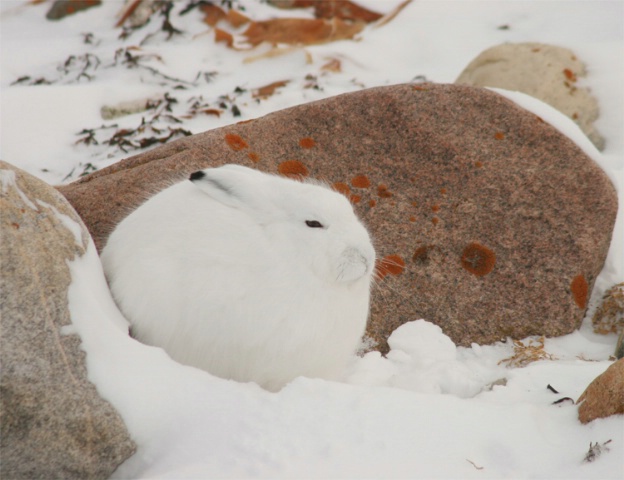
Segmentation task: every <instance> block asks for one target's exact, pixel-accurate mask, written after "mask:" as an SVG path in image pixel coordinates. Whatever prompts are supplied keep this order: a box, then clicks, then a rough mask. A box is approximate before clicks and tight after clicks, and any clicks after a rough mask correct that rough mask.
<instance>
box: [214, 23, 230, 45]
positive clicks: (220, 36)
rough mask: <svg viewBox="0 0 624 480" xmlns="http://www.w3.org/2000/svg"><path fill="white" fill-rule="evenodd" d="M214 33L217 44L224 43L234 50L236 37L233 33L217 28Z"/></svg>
mask: <svg viewBox="0 0 624 480" xmlns="http://www.w3.org/2000/svg"><path fill="white" fill-rule="evenodd" d="M214 33H215V42H216V43H219V42H224V43H225V44H226V45H227V46H228V47H230V48H232V46H233V45H234V37H233V36H232V34H231V33H228V32H226V31H225V30H221V29H220V28H215V29H214Z"/></svg>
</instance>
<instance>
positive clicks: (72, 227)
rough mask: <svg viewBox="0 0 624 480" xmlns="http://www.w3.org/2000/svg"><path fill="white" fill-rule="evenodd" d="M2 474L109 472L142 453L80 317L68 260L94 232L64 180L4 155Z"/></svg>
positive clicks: (0, 225) (0, 199) (0, 174)
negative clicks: (87, 343)
mask: <svg viewBox="0 0 624 480" xmlns="http://www.w3.org/2000/svg"><path fill="white" fill-rule="evenodd" d="M0 184H1V186H0V188H1V192H0V207H1V208H0V211H1V215H2V216H1V222H0V230H1V233H2V262H1V266H0V273H1V275H0V290H1V291H2V303H1V306H0V312H1V316H0V317H1V326H2V336H1V339H0V342H1V348H0V359H1V361H2V377H1V379H0V393H1V397H0V419H1V420H0V424H1V437H0V458H1V459H2V478H6V479H7V480H8V479H11V480H14V479H29V480H31V479H36V478H42V479H50V478H63V479H72V478H75V479H92V478H108V477H109V476H110V475H111V473H112V472H113V471H114V470H115V469H116V468H117V466H118V465H119V464H120V463H121V462H123V461H124V460H125V459H126V458H128V457H129V456H130V455H132V454H133V453H134V451H135V445H134V443H133V442H132V440H130V438H129V437H128V432H127V431H126V427H125V425H124V423H123V421H122V420H121V418H120V416H119V415H118V413H117V412H116V411H115V410H114V409H113V408H112V406H111V405H110V404H109V403H108V402H106V401H105V400H103V399H102V398H100V396H99V395H98V393H97V391H96V388H95V386H94V385H93V384H92V383H90V382H89V380H88V379H87V370H86V365H85V353H84V352H83V351H82V350H81V348H80V338H79V337H78V336H77V335H73V334H68V332H65V331H63V327H64V326H66V325H70V324H71V320H70V316H69V310H68V300H67V289H68V286H69V284H70V282H71V278H70V273H69V267H68V265H67V261H68V260H72V259H73V258H75V257H76V256H79V255H82V254H84V253H85V247H86V245H87V240H88V235H89V233H88V231H87V230H86V228H85V227H84V225H83V224H82V222H81V221H80V218H79V217H78V215H77V214H76V212H75V211H74V210H73V208H72V207H71V205H69V204H68V203H67V201H66V200H65V199H64V198H63V197H62V195H60V194H59V193H58V192H57V191H56V190H55V189H54V188H52V187H50V186H49V185H47V184H45V183H44V182H42V181H40V180H37V179H35V178H34V177H31V176H30V175H28V174H27V173H25V172H23V171H21V170H19V169H16V168H14V167H12V166H10V165H8V164H6V163H4V162H0Z"/></svg>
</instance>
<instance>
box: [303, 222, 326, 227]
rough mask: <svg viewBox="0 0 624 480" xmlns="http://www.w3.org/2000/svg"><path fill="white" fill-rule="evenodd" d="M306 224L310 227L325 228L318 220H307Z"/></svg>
mask: <svg viewBox="0 0 624 480" xmlns="http://www.w3.org/2000/svg"><path fill="white" fill-rule="evenodd" d="M306 225H307V226H308V227H310V228H323V224H322V223H321V222H319V221H318V220H306Z"/></svg>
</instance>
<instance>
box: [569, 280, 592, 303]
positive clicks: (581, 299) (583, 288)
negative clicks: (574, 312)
mask: <svg viewBox="0 0 624 480" xmlns="http://www.w3.org/2000/svg"><path fill="white" fill-rule="evenodd" d="M570 290H572V296H573V297H574V302H575V303H576V305H577V307H579V308H580V309H581V310H585V307H586V306H587V297H588V295H587V294H588V293H589V285H587V280H585V276H584V275H582V274H581V275H577V276H576V277H574V278H573V279H572V282H571V283H570Z"/></svg>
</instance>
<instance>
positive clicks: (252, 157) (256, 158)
mask: <svg viewBox="0 0 624 480" xmlns="http://www.w3.org/2000/svg"><path fill="white" fill-rule="evenodd" d="M247 156H248V157H249V160H251V161H252V162H259V161H260V155H258V154H257V153H256V152H249V153H248V154H247Z"/></svg>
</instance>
